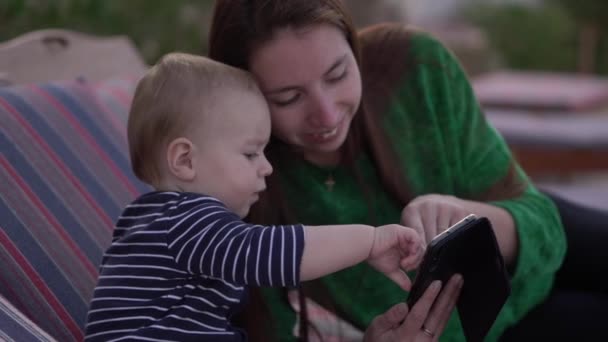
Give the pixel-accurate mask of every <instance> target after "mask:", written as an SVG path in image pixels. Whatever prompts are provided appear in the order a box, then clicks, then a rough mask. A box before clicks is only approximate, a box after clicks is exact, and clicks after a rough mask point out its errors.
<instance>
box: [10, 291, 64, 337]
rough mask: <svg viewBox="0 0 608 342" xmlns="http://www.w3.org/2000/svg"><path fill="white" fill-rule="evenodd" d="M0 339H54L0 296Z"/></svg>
mask: <svg viewBox="0 0 608 342" xmlns="http://www.w3.org/2000/svg"><path fill="white" fill-rule="evenodd" d="M0 340H1V341H41V342H42V341H44V342H46V341H55V339H53V338H52V337H51V336H49V335H48V334H47V333H46V332H44V331H43V330H41V329H40V327H38V326H36V324H34V323H33V322H32V321H31V320H29V319H28V318H27V317H25V316H24V315H23V314H22V313H21V312H19V310H17V308H15V307H14V306H13V305H12V304H11V303H10V302H9V301H8V300H7V299H6V298H4V297H0Z"/></svg>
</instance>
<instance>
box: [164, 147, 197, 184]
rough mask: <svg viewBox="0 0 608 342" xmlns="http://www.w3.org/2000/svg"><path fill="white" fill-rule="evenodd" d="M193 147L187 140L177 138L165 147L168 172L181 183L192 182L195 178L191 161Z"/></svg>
mask: <svg viewBox="0 0 608 342" xmlns="http://www.w3.org/2000/svg"><path fill="white" fill-rule="evenodd" d="M193 152H194V145H193V144H192V142H191V141H190V140H189V139H186V138H183V137H180V138H177V139H175V140H173V141H171V143H169V146H168V147H167V165H168V167H169V172H170V173H171V174H172V175H173V176H175V177H177V178H178V179H179V180H182V181H186V182H189V181H192V180H194V177H195V176H196V171H195V170H194V162H193V160H192V157H193Z"/></svg>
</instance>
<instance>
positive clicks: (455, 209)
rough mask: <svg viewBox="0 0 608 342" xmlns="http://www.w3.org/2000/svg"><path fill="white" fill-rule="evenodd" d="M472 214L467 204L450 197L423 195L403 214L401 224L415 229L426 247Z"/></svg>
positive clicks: (413, 201) (414, 200)
mask: <svg viewBox="0 0 608 342" xmlns="http://www.w3.org/2000/svg"><path fill="white" fill-rule="evenodd" d="M469 214H471V212H470V211H468V210H467V209H466V208H465V202H464V201H463V200H461V199H459V198H457V197H454V196H448V195H437V194H432V195H423V196H419V197H416V198H414V199H413V200H412V201H411V202H410V203H408V205H407V206H406V207H405V208H404V209H403V211H402V212H401V224H403V225H404V226H407V227H411V228H414V229H415V230H416V231H418V233H419V234H420V236H421V237H422V239H423V240H424V241H423V243H424V245H426V244H428V243H429V242H430V241H431V240H432V239H433V238H434V237H435V236H437V235H439V233H441V232H442V231H444V230H446V229H448V228H449V227H450V226H452V225H453V224H455V223H457V222H458V221H460V220H462V219H463V218H464V217H466V216H467V215H469Z"/></svg>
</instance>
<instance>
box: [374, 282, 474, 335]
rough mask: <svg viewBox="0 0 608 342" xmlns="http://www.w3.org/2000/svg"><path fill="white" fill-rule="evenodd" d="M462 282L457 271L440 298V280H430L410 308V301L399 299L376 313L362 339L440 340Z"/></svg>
mask: <svg viewBox="0 0 608 342" xmlns="http://www.w3.org/2000/svg"><path fill="white" fill-rule="evenodd" d="M462 284H463V279H462V276H460V275H454V276H453V277H452V278H450V280H449V281H448V283H447V285H446V286H445V287H444V289H443V291H441V294H440V295H439V298H437V295H438V294H439V293H440V290H441V284H440V282H439V281H435V282H433V283H431V285H430V286H429V287H428V288H427V289H426V291H425V292H424V294H423V295H422V297H420V299H419V300H418V302H416V304H414V306H413V307H412V309H411V310H409V309H408V307H407V304H405V303H400V304H397V305H395V306H393V307H392V308H390V309H389V310H388V311H387V312H386V313H384V314H382V315H380V316H378V317H376V318H375V319H374V320H373V321H372V323H371V324H370V325H369V327H368V329H367V330H366V331H365V337H364V338H363V341H364V342H425V341H426V342H428V341H438V339H439V336H440V335H441V333H442V332H443V329H445V326H446V324H447V323H448V320H449V319H450V316H451V314H452V311H453V310H454V307H455V306H456V302H457V300H458V296H459V295H460V290H461V289H462ZM435 298H437V301H435Z"/></svg>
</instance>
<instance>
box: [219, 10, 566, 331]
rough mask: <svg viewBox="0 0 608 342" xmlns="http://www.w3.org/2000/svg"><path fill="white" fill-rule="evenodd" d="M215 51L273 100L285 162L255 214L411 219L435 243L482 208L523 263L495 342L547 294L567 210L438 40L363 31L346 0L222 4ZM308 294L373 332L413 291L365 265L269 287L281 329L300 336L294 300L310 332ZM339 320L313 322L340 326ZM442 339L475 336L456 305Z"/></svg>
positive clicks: (511, 256) (513, 261)
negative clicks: (526, 165) (291, 294)
mask: <svg viewBox="0 0 608 342" xmlns="http://www.w3.org/2000/svg"><path fill="white" fill-rule="evenodd" d="M210 56H211V57H212V58H214V59H217V60H219V61H222V62H225V63H228V64H231V65H233V66H237V67H240V68H243V69H247V70H249V71H251V72H252V73H253V75H254V76H255V77H256V79H257V81H258V82H259V84H260V87H261V88H262V91H263V92H264V94H265V96H266V98H267V100H268V103H269V106H270V111H271V115H272V123H273V137H274V138H273V141H272V142H271V143H270V145H269V148H268V157H269V159H270V161H271V163H272V164H273V165H274V169H275V172H274V174H273V176H272V177H271V179H269V182H268V184H269V185H268V190H267V192H266V193H265V195H264V197H263V198H262V199H261V200H260V202H259V205H258V206H257V207H256V208H255V209H254V212H253V213H252V215H251V219H252V220H254V221H259V222H264V223H279V222H284V221H286V222H293V221H294V220H295V221H300V222H304V223H307V224H322V223H325V224H328V223H348V222H362V223H369V224H382V223H388V222H397V221H399V220H400V221H401V222H402V223H403V224H404V225H407V226H410V227H413V228H416V229H417V230H419V232H420V234H421V235H422V236H423V237H425V238H426V240H427V241H430V239H432V238H433V237H434V236H436V235H437V234H439V233H440V232H441V231H443V230H445V229H446V228H447V227H449V226H450V225H451V224H453V223H455V222H457V221H458V220H460V219H461V218H462V217H464V216H465V215H466V214H468V213H476V214H478V215H480V216H486V217H488V218H489V219H490V220H491V222H492V224H493V226H494V229H495V233H496V236H497V240H498V243H499V247H500V249H501V252H502V254H503V256H504V259H505V261H506V262H507V264H508V266H509V268H510V271H511V272H512V295H511V297H510V298H509V300H508V301H507V303H506V304H505V306H504V308H503V310H502V312H501V314H500V315H499V317H498V318H497V320H496V322H495V324H494V326H493V328H492V330H491V331H490V333H489V336H488V338H489V339H490V340H497V339H498V338H499V337H500V336H501V335H502V334H503V332H504V331H505V330H506V329H507V328H508V327H509V326H512V325H514V324H516V323H517V322H518V321H519V320H521V319H522V318H523V317H524V316H525V314H526V313H527V312H528V311H529V310H531V309H532V308H533V307H535V306H536V305H537V304H538V303H540V302H541V301H542V300H543V299H544V298H545V297H546V296H547V295H548V293H549V291H550V289H551V286H552V283H553V277H554V273H555V272H556V270H557V269H558V268H559V266H560V264H561V262H562V259H563V257H564V253H565V250H566V245H565V238H564V232H563V229H562V226H561V223H560V220H559V217H558V214H557V211H556V209H555V207H554V205H553V204H552V203H551V202H550V201H549V200H548V199H547V198H546V197H545V196H543V195H541V194H540V193H539V192H538V191H537V190H536V189H535V188H534V187H533V186H532V185H531V184H530V182H529V181H528V179H527V177H526V176H525V175H524V173H523V172H522V171H521V170H520V168H519V167H518V166H517V165H516V164H515V162H514V161H513V158H512V157H511V155H510V153H509V150H508V148H507V147H506V145H505V143H504V141H503V140H502V139H501V138H500V136H499V135H498V134H497V133H496V131H495V130H494V129H493V128H491V127H490V126H489V125H488V124H487V122H486V121H485V119H484V117H483V115H482V114H481V112H480V109H479V107H478V104H477V102H476V100H475V98H474V95H473V93H472V90H471V87H470V85H469V82H468V80H467V78H466V75H465V74H464V73H463V71H462V70H461V68H460V66H459V64H458V63H457V62H456V60H455V59H454V57H453V56H452V55H451V54H450V53H449V52H447V51H446V49H445V48H444V47H443V46H442V45H441V44H439V43H438V42H437V41H435V40H433V39H432V38H430V37H429V36H427V35H425V34H422V33H416V32H412V31H408V30H406V29H405V28H403V27H401V26H399V25H384V26H378V27H374V28H370V29H368V30H365V31H363V32H361V33H360V34H359V35H357V33H356V32H355V30H354V28H353V25H352V23H351V20H350V18H349V16H348V14H347V13H346V11H345V9H344V6H343V4H342V3H341V2H340V1H339V0H274V1H273V0H264V1H255V0H251V1H236V0H219V1H217V3H216V8H215V13H214V17H213V23H212V28H211V36H210ZM244 115H246V113H244ZM464 281H465V282H466V279H465V280H464ZM303 293H306V294H307V295H310V297H311V298H312V299H314V300H315V301H316V302H318V303H319V304H321V306H323V307H325V308H330V309H331V310H332V311H333V312H335V313H336V314H337V315H338V316H339V317H340V318H341V319H342V320H344V321H346V322H348V323H349V324H350V325H352V326H355V327H357V328H359V329H362V330H363V329H365V328H366V327H367V326H368V325H369V324H370V322H375V321H373V320H374V318H375V317H376V316H377V315H378V314H380V313H382V312H384V311H385V310H386V309H387V308H389V307H391V305H393V304H394V303H398V302H401V301H403V300H404V297H405V295H404V294H403V293H402V291H400V290H399V289H398V288H397V287H395V286H393V285H392V284H391V283H390V282H388V281H387V280H386V279H384V278H383V277H382V276H381V275H379V274H378V273H376V272H374V271H373V270H371V269H369V268H368V267H367V266H365V265H359V266H357V267H353V268H351V269H349V270H345V271H342V272H339V273H336V274H334V275H331V276H328V277H326V278H324V279H322V280H321V281H320V282H316V283H314V284H311V286H309V287H308V288H304V289H303V291H302V289H300V296H299V301H297V302H298V303H294V301H293V300H292V301H291V304H292V305H291V307H290V306H289V305H288V304H287V301H285V299H284V296H282V295H281V294H280V292H279V291H268V292H265V297H264V298H265V301H266V302H267V303H268V304H269V306H270V307H271V310H272V312H273V316H274V317H275V321H276V324H277V325H278V329H279V331H280V333H281V337H282V338H285V339H288V338H289V336H293V335H292V333H293V329H294V328H293V327H294V324H295V320H296V316H295V314H294V311H293V310H292V307H294V308H296V309H297V308H302V309H303V310H301V311H302V315H301V317H300V318H301V323H302V324H301V325H300V329H299V333H300V335H301V336H303V337H304V338H306V334H307V333H308V330H307V328H306V327H307V317H306V313H307V311H306V305H307V303H308V302H307V301H306V300H304V298H305V296H304V294H303ZM296 304H297V305H296ZM312 320H313V321H314V319H312ZM308 323H310V322H308ZM404 324H405V323H404ZM327 325H328V324H323V325H315V326H314V327H313V329H312V331H316V333H320V334H321V335H324V336H329V334H330V333H329V332H326V331H325V330H326V328H327ZM373 327H374V326H373V325H372V327H370V329H371V328H373ZM425 329H426V332H427V333H428V334H438V333H441V330H442V329H439V330H436V331H432V330H431V329H429V327H428V325H426V326H425ZM329 330H331V329H329ZM442 337H443V338H445V340H463V335H462V330H461V328H460V323H459V321H458V317H457V315H453V317H452V318H451V319H450V321H449V322H448V325H447V326H446V329H445V331H444V333H443V335H442ZM443 338H442V340H443Z"/></svg>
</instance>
